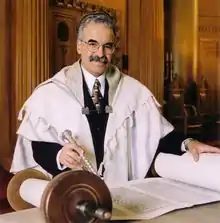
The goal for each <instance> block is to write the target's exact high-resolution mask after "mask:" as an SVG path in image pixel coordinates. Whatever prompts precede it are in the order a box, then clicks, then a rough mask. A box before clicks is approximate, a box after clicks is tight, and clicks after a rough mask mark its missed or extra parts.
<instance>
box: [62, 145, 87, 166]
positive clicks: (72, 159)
mask: <svg viewBox="0 0 220 223" xmlns="http://www.w3.org/2000/svg"><path fill="white" fill-rule="evenodd" d="M82 154H84V150H83V149H82V148H81V147H80V146H78V145H77V144H76V143H67V144H65V145H64V146H63V148H62V149H61V152H60V156H59V162H60V164H62V165H64V166H66V167H68V168H71V169H72V168H82V160H81V157H80V156H81V155H82Z"/></svg>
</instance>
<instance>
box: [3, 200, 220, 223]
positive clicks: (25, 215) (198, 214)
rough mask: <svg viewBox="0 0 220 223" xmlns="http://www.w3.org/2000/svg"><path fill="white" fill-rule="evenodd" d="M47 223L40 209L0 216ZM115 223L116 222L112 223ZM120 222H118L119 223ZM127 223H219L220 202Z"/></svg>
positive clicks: (13, 222)
mask: <svg viewBox="0 0 220 223" xmlns="http://www.w3.org/2000/svg"><path fill="white" fill-rule="evenodd" d="M30 222H31V223H46V222H45V220H44V217H43V214H42V213H41V212H40V210H39V209H38V208H33V209H28V210H23V211H19V212H12V213H8V214H3V215H0V223H30ZM112 222H113V223H114V221H112ZM118 222H120V221H117V223H118ZM121 222H124V223H125V222H126V223H128V222H129V223H131V222H136V223H139V222H140V223H144V222H147V223H186V222H187V223H218V222H220V202H217V203H213V204H207V205H201V206H197V207H193V208H187V209H183V210H177V211H173V212H170V213H167V214H165V215H163V216H160V217H157V218H154V219H151V220H142V221H121Z"/></svg>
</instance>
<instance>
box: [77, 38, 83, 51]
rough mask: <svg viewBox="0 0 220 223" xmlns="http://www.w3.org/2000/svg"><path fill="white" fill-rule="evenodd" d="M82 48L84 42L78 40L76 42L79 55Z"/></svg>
mask: <svg viewBox="0 0 220 223" xmlns="http://www.w3.org/2000/svg"><path fill="white" fill-rule="evenodd" d="M81 48H82V42H81V41H80V40H77V42H76V50H77V53H78V54H81V50H82V49H81Z"/></svg>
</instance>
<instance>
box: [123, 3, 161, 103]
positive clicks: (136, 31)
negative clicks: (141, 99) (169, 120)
mask: <svg viewBox="0 0 220 223" xmlns="http://www.w3.org/2000/svg"><path fill="white" fill-rule="evenodd" d="M127 8H128V21H127V23H128V60H129V62H128V74H129V75H131V76H133V77H134V78H136V79H138V80H140V81H141V82H142V83H143V84H145V85H146V86H147V87H148V88H149V89H150V90H151V91H152V92H153V93H154V95H155V96H156V97H157V99H158V100H159V101H160V102H161V103H163V80H164V57H163V55H164V45H163V43H164V32H163V31H164V13H163V0H148V1H146V0H128V6H127Z"/></svg>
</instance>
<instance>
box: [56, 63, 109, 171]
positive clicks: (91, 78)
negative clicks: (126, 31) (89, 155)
mask: <svg viewBox="0 0 220 223" xmlns="http://www.w3.org/2000/svg"><path fill="white" fill-rule="evenodd" d="M82 71H83V76H84V78H85V82H86V84H87V86H88V89H89V94H90V95H91V96H92V89H93V86H94V83H95V80H96V79H98V80H99V82H100V92H101V94H102V96H103V97H104V92H105V74H102V75H100V76H98V77H95V76H94V75H92V74H91V73H89V72H88V71H87V70H86V69H85V68H84V67H83V66H82ZM60 153H61V150H60V151H59V152H58V153H57V157H56V161H57V167H58V169H59V170H64V169H66V166H63V165H61V164H60V162H59V157H60Z"/></svg>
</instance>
